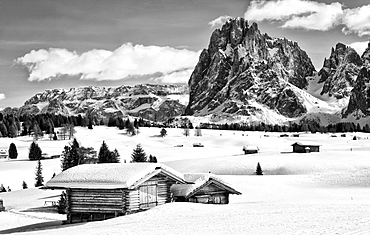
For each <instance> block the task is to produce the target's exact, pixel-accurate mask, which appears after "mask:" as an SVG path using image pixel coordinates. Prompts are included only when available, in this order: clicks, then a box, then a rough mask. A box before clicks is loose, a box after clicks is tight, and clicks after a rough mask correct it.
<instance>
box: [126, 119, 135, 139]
mask: <svg viewBox="0 0 370 235" xmlns="http://www.w3.org/2000/svg"><path fill="white" fill-rule="evenodd" d="M126 131H127V134H131V135H136V130H135V127H134V125H133V124H132V123H131V122H130V121H129V120H128V119H127V121H126Z"/></svg>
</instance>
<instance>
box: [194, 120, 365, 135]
mask: <svg viewBox="0 0 370 235" xmlns="http://www.w3.org/2000/svg"><path fill="white" fill-rule="evenodd" d="M199 127H200V128H202V129H218V130H236V131H265V132H312V133H316V132H320V133H337V132H366V133H370V126H369V124H365V125H364V126H362V127H361V126H360V124H358V123H357V124H355V123H353V122H340V123H336V124H329V125H327V126H323V125H320V124H318V123H312V124H307V123H302V124H300V123H291V124H290V125H278V124H275V125H272V124H265V123H256V124H245V123H230V124H228V123H224V124H214V123H201V124H200V126H199Z"/></svg>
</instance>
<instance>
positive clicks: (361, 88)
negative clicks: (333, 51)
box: [342, 42, 370, 119]
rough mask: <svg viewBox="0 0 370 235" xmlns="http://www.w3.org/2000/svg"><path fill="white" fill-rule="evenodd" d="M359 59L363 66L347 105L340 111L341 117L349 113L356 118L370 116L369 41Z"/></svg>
mask: <svg viewBox="0 0 370 235" xmlns="http://www.w3.org/2000/svg"><path fill="white" fill-rule="evenodd" d="M361 59H362V64H363V66H362V68H361V70H360V72H359V73H358V75H357V78H356V81H355V83H354V87H353V89H352V90H351V95H350V99H349V103H348V107H347V108H345V109H343V111H342V113H343V117H347V116H349V115H350V114H352V115H354V116H355V117H356V118H357V119H359V118H362V117H367V116H370V42H369V44H368V48H367V49H366V50H365V52H364V53H363V55H362V56H361Z"/></svg>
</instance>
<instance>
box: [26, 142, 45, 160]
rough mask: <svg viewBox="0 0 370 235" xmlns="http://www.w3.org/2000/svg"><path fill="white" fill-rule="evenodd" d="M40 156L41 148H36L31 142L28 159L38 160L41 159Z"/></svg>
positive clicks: (35, 144) (36, 145)
mask: <svg viewBox="0 0 370 235" xmlns="http://www.w3.org/2000/svg"><path fill="white" fill-rule="evenodd" d="M41 154H42V151H41V148H40V147H39V146H38V144H37V143H35V142H32V144H31V146H30V150H29V154H28V158H29V159H30V160H40V159H41Z"/></svg>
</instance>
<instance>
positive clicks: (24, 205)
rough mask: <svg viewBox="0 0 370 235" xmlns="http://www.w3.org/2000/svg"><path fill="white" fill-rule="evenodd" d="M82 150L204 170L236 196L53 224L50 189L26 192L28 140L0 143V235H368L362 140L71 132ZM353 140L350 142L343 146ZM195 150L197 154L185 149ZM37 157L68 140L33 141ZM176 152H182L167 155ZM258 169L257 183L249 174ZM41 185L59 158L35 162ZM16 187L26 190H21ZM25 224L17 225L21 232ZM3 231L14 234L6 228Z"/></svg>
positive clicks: (368, 176) (369, 150) (368, 146)
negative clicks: (12, 152)
mask: <svg viewBox="0 0 370 235" xmlns="http://www.w3.org/2000/svg"><path fill="white" fill-rule="evenodd" d="M76 130H77V133H76V138H77V140H78V141H79V142H80V143H81V145H82V146H84V147H94V148H95V150H97V151H99V148H100V145H101V143H102V141H103V140H104V141H106V143H107V144H108V146H109V148H110V149H111V150H113V149H114V148H116V149H117V150H118V151H119V153H120V155H121V162H123V161H124V160H126V161H127V162H129V161H130V158H131V156H130V155H131V153H132V150H133V149H134V148H135V146H136V144H138V143H141V144H142V146H143V148H144V150H145V152H146V153H147V154H152V155H155V156H156V157H157V159H158V160H159V162H161V163H164V164H166V165H168V166H170V167H172V168H174V169H176V170H178V171H180V172H183V173H186V172H209V171H210V172H212V173H215V174H218V175H221V177H222V178H223V179H224V180H225V181H227V182H228V183H230V184H231V185H233V187H234V188H235V189H237V190H238V191H240V192H242V195H238V196H236V195H231V197H230V204H228V205H202V204H195V203H170V204H166V205H163V206H158V207H155V208H153V209H151V210H149V211H146V212H141V213H137V214H132V215H128V216H123V217H118V218H115V219H111V220H106V221H100V222H90V223H82V224H74V225H60V221H61V220H63V219H65V216H64V215H59V214H56V213H51V211H50V210H49V211H48V210H47V209H48V207H45V206H44V203H45V201H54V200H57V199H58V195H60V191H56V190H40V189H37V188H34V187H33V184H34V182H35V180H34V178H35V168H36V162H33V161H28V160H27V159H28V148H29V146H30V144H31V142H32V139H31V138H29V137H20V138H16V139H7V138H0V148H5V149H7V148H8V146H9V144H10V143H11V142H14V143H15V144H16V146H17V149H18V152H19V157H18V159H17V160H0V183H2V184H3V185H4V186H5V187H7V186H9V187H10V188H11V189H12V192H7V193H1V194H0V197H1V198H2V199H3V200H4V206H5V207H6V209H7V211H6V212H0V234H1V233H2V232H1V231H4V230H5V232H3V233H10V232H19V231H24V232H25V233H27V234H78V233H79V234H370V160H369V156H370V139H368V138H369V137H370V135H369V134H363V133H347V136H346V137H340V135H338V134H337V136H338V137H331V134H301V136H300V137H298V138H297V137H279V134H280V133H263V132H239V131H219V130H202V136H200V137H196V136H194V135H193V132H192V131H191V132H190V134H191V136H188V137H185V136H183V135H182V130H181V129H166V130H167V133H168V135H167V136H166V137H164V138H162V137H159V134H160V129H158V128H141V129H140V134H139V135H137V136H133V137H131V136H127V135H126V134H125V132H124V131H120V130H118V129H115V128H108V127H94V129H93V130H88V129H86V128H76ZM354 135H356V136H358V137H360V138H358V140H353V139H352V138H353V136H354ZM296 141H314V142H316V143H319V144H320V145H321V148H320V152H319V153H309V154H296V153H290V152H291V151H292V147H291V144H293V143H294V142H296ZM199 142H200V143H202V144H203V145H204V147H203V148H194V147H192V144H193V143H199ZM38 143H39V145H40V147H41V149H42V151H43V152H46V153H48V154H49V155H55V154H61V152H62V151H63V147H64V146H65V145H67V144H68V143H69V141H67V140H66V141H50V140H48V139H47V138H45V139H42V140H39V141H38ZM176 145H183V147H174V146H176ZM243 145H256V146H258V147H259V149H260V150H261V151H260V153H259V154H256V155H244V154H243V151H242V147H243ZM258 162H260V164H261V167H262V169H263V171H264V174H265V175H263V176H256V175H254V171H255V169H256V166H257V163H258ZM42 166H43V176H44V178H45V180H46V181H47V180H48V179H50V178H51V176H52V175H53V173H59V172H60V159H52V160H43V161H42ZM23 181H25V182H26V183H27V184H28V186H29V189H27V190H22V189H21V186H22V182H23ZM23 226H25V227H23ZM7 229H15V230H8V231H6V230H7Z"/></svg>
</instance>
